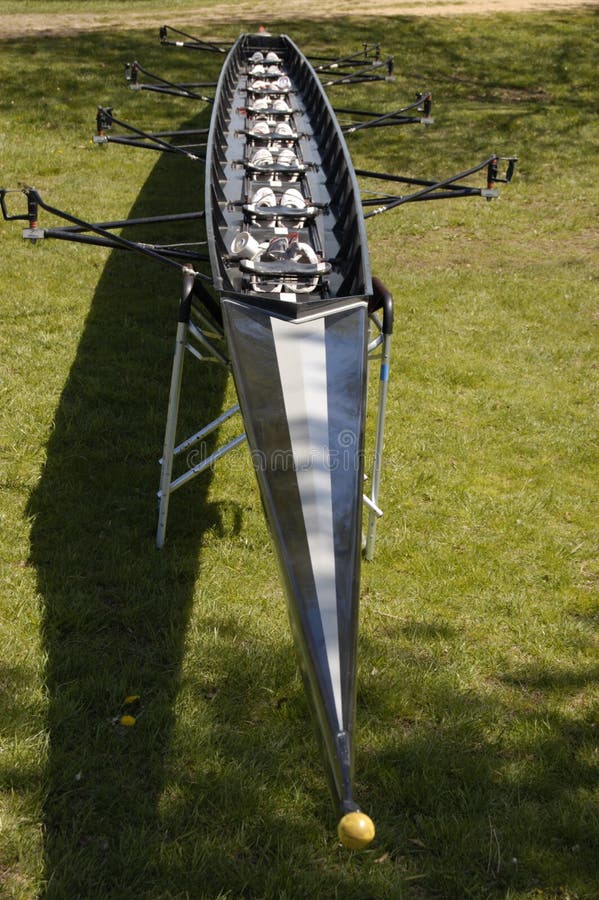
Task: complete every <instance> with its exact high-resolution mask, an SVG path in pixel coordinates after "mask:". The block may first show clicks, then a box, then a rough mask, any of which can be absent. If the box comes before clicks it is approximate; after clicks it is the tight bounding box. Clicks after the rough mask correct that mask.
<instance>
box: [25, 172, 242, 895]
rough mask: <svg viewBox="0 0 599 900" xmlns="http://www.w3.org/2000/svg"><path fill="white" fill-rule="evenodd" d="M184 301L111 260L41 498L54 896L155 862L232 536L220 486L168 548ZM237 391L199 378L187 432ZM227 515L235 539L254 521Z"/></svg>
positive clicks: (160, 275) (150, 265)
mask: <svg viewBox="0 0 599 900" xmlns="http://www.w3.org/2000/svg"><path fill="white" fill-rule="evenodd" d="M186 165H188V164H186V163H185V162H184V163H183V164H181V162H180V161H178V160H176V159H175V160H173V159H172V158H171V157H169V156H166V155H165V156H164V157H161V158H160V159H159V161H158V163H157V164H156V166H155V167H154V168H153V170H152V171H151V174H150V175H149V177H148V179H147V181H146V182H145V184H144V186H143V188H142V190H141V192H140V194H139V196H138V198H137V200H136V203H135V205H134V207H133V209H132V210H131V212H130V215H131V216H132V217H140V216H147V215H155V214H157V213H159V212H164V209H156V204H157V202H160V198H164V189H163V187H162V188H161V185H162V186H163V185H164V183H165V179H166V180H168V183H169V184H170V197H171V200H172V208H173V209H175V210H178V209H186V208H188V206H189V171H188V169H187V168H186ZM156 198H159V199H158V200H157V199H156ZM163 268H164V271H163ZM179 291H180V278H179V276H178V273H177V272H176V271H174V270H173V271H169V270H166V267H161V266H160V265H159V264H157V263H154V262H152V261H149V262H148V261H146V260H143V259H141V258H137V257H136V256H135V255H134V254H130V253H127V252H120V251H113V252H112V253H111V254H110V256H109V257H108V261H107V263H106V265H105V267H104V269H103V271H102V274H101V277H100V280H99V282H98V285H97V288H96V291H95V294H94V297H93V300H92V303H91V306H90V311H89V314H88V317H87V320H86V323H85V327H84V331H83V334H82V337H81V340H80V343H79V345H78V348H77V353H76V357H75V359H74V362H73V365H72V367H71V370H70V373H69V376H68V379H67V382H66V384H65V386H64V389H63V391H62V394H61V397H60V401H59V404H58V408H57V410H56V414H55V422H54V428H53V431H52V435H51V438H50V440H49V443H48V447H47V461H46V463H45V466H44V468H43V472H42V475H41V478H40V481H39V483H38V485H37V486H36V488H35V490H34V491H33V493H32V496H31V498H30V502H29V507H28V515H29V517H30V518H31V520H32V528H31V555H30V560H31V563H32V565H33V566H34V567H35V569H36V573H37V584H38V591H39V594H40V597H41V620H42V621H41V631H42V641H43V650H44V654H45V659H46V666H45V683H46V690H47V697H48V725H49V729H48V730H49V746H48V752H47V771H46V788H45V802H44V815H43V832H44V836H45V881H46V885H47V887H46V893H47V895H48V896H50V895H51V896H64V897H67V896H68V897H76V896H92V895H94V896H96V895H97V896H99V895H101V893H102V885H103V886H104V889H105V891H106V893H104V894H103V896H108V895H109V893H110V891H111V890H116V886H117V885H118V883H119V882H120V883H121V884H122V883H124V882H126V881H127V878H125V879H124V881H123V878H122V869H127V870H128V877H130V878H132V879H133V878H135V877H136V876H138V875H139V874H140V872H141V870H142V869H143V868H144V866H146V865H147V859H148V842H149V840H150V838H151V837H152V836H153V835H154V834H155V832H156V828H157V803H158V798H159V795H160V792H161V788H162V782H163V768H164V767H163V759H164V757H165V754H166V752H167V749H168V746H169V740H170V735H171V729H172V724H173V702H174V698H175V696H176V693H177V690H178V685H179V678H180V669H181V660H182V655H183V645H184V638H185V633H186V627H187V624H188V619H189V614H190V609H191V605H192V601H193V595H194V585H195V583H196V579H197V576H198V573H199V569H200V550H201V545H202V539H203V535H204V534H205V533H206V530H208V529H216V530H217V531H218V530H219V529H222V528H223V527H225V526H223V523H222V520H221V519H222V517H221V515H220V511H219V508H218V505H215V504H213V503H211V502H210V500H209V498H208V490H209V485H210V480H211V476H210V473H205V474H204V475H203V476H202V477H200V478H198V479H196V481H195V482H194V483H193V484H192V485H190V486H189V487H187V488H186V490H185V491H183V492H181V494H182V495H184V496H181V498H180V497H179V495H175V496H174V497H173V500H172V503H171V522H170V526H171V527H170V531H169V534H168V540H167V546H166V548H165V549H164V550H163V551H160V552H159V551H157V550H156V548H155V545H154V529H155V526H156V514H157V504H156V496H155V494H156V490H157V487H158V476H159V469H158V466H157V458H158V456H159V455H160V450H161V447H162V437H163V432H164V421H165V417H166V408H167V397H168V386H169V377H170V368H171V363H172V352H173V345H174V338H175V328H176V321H177V312H178V294H179ZM226 380H227V374H226V372H225V370H224V369H223V368H222V367H218V366H209V367H202V366H198V365H195V364H194V365H188V366H187V369H186V372H185V381H184V392H183V402H182V407H181V432H183V433H190V432H191V431H192V430H193V429H194V428H195V427H197V426H198V425H201V424H203V422H204V421H210V420H211V419H212V418H214V417H215V416H216V415H218V414H219V413H220V411H221V408H222V403H223V396H224V391H225V386H226ZM190 398H193V402H192V403H191V402H190ZM198 419H199V422H198ZM210 447H211V444H210V441H209V440H208V441H207V442H206V444H205V448H204V449H205V451H206V452H209V451H210ZM229 506H230V503H229ZM225 517H226V519H227V523H228V524H227V526H226V527H227V528H228V530H229V532H231V533H234V532H235V530H237V529H238V528H239V525H240V522H239V514H238V512H235V511H233V514H231V512H230V510H229V508H228V509H227V511H226V516H225ZM133 695H138V696H139V699H138V700H131V701H130V702H126V698H128V697H131V696H133ZM124 714H130V715H131V716H133V717H134V718H136V724H135V725H134V726H133V727H127V726H126V725H123V724H121V723H120V719H121V717H122V715H124ZM125 721H128V720H125ZM115 859H118V860H119V863H118V865H117V866H116V869H115V865H114V860H115ZM119 870H121V871H119ZM111 895H112V894H111ZM115 895H116V894H115Z"/></svg>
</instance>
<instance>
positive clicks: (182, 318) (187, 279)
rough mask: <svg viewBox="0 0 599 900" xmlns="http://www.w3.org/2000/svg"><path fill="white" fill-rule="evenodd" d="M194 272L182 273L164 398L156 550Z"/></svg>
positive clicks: (170, 469) (166, 496)
mask: <svg viewBox="0 0 599 900" xmlns="http://www.w3.org/2000/svg"><path fill="white" fill-rule="evenodd" d="M194 280H195V272H194V271H193V270H192V269H184V270H183V284H182V286H181V302H180V305H179V322H178V324H177V337H176V339H175V353H174V358H173V369H172V372H171V386H170V392H169V398H168V412H167V416H166V429H165V433H164V450H163V453H162V469H161V472H160V491H159V494H158V496H159V505H158V529H157V531H156V546H157V547H158V548H159V549H160V548H161V547H163V546H164V538H165V535H166V520H167V516H168V502H169V498H170V483H171V476H172V472H173V450H174V447H175V437H176V432H177V419H178V417H179V400H180V397H181V379H182V378H183V359H184V356H185V343H186V340H187V328H188V326H189V317H190V315H191V295H192V292H193V284H194Z"/></svg>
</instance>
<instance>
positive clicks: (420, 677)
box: [0, 4, 599, 900]
mask: <svg viewBox="0 0 599 900" xmlns="http://www.w3.org/2000/svg"><path fill="white" fill-rule="evenodd" d="M78 5H79V4H78ZM485 23H486V24H485ZM596 25H597V15H596V13H595V12H593V11H587V12H584V13H569V14H560V13H543V14H539V15H521V16H514V17H511V16H498V17H495V18H494V19H492V20H491V19H489V20H481V19H479V18H476V19H468V18H458V19H444V20H441V19H426V20H418V19H409V18H397V19H392V20H385V22H384V28H383V27H382V26H381V25H380V24H379V23H377V22H376V21H367V22H359V21H338V22H334V21H326V22H323V23H318V26H317V27H315V24H314V23H309V22H300V23H287V24H286V25H285V23H283V25H282V28H281V30H287V31H288V33H290V34H291V35H292V36H293V37H294V38H296V39H297V40H298V42H299V43H300V46H302V47H304V48H306V49H307V48H309V49H311V50H315V51H316V50H322V49H324V48H330V47H331V46H335V47H339V48H340V49H345V48H347V49H351V48H353V47H354V46H355V45H356V42H358V41H362V40H371V39H376V38H377V37H378V38H380V39H382V38H383V37H384V44H385V47H386V48H389V50H394V51H395V52H396V62H397V76H398V77H397V81H396V83H395V84H387V85H381V86H380V88H377V89H376V98H377V99H376V100H375V99H374V94H375V92H374V89H372V88H369V89H368V90H364V91H362V92H360V91H358V92H355V93H354V94H352V95H351V96H352V103H354V104H355V105H356V106H357V105H359V104H361V103H369V104H371V105H373V104H375V103H376V104H380V105H383V106H384V107H385V108H388V109H390V108H392V107H393V106H394V105H398V98H399V102H401V100H403V99H404V98H406V99H409V98H410V97H411V96H412V94H413V91H415V90H418V89H422V88H430V89H432V90H433V91H434V97H435V108H434V115H435V120H436V122H435V125H434V126H432V127H431V128H429V129H424V128H408V129H403V130H401V131H399V132H398V131H395V132H392V131H390V130H389V131H386V132H385V131H375V132H371V133H366V134H363V135H360V136H358V135H357V136H356V137H355V138H354V139H353V141H354V143H353V145H352V146H353V149H354V158H355V162H356V164H359V165H369V166H372V167H373V168H379V169H387V170H390V169H393V170H394V171H397V172H402V173H406V174H412V175H427V174H431V175H444V174H450V173H451V172H453V171H456V170H458V169H459V168H462V167H464V168H465V167H466V166H468V165H469V164H471V163H472V162H474V161H477V160H478V159H482V158H484V157H485V156H486V155H487V154H488V153H489V152H494V151H496V152H499V153H505V154H511V153H514V152H517V153H518V154H519V156H520V157H521V163H520V168H519V172H518V174H517V177H516V180H515V181H514V183H513V185H511V186H510V187H509V188H508V187H505V188H503V189H502V191H501V198H500V199H499V200H498V201H495V202H493V203H485V202H483V201H470V200H469V201H462V202H459V201H456V202H452V203H447V204H438V205H436V204H432V203H431V204H413V205H411V206H406V207H403V209H401V210H399V211H397V212H396V213H393V214H389V215H388V216H381V217H379V218H377V219H374V220H373V221H372V222H371V223H370V224H369V226H368V229H369V237H370V248H371V256H372V266H373V270H374V272H375V273H376V274H379V275H380V276H381V277H382V278H383V279H384V280H385V281H386V282H387V283H388V285H389V287H390V288H391V290H392V291H393V293H394V295H395V298H396V310H397V328H396V334H395V337H394V351H393V366H392V376H393V380H392V383H391V388H390V414H389V421H388V432H387V444H386V452H387V466H386V472H385V480H384V484H383V495H382V504H383V506H384V509H385V517H384V519H383V520H382V522H381V524H380V527H379V537H378V544H377V556H376V560H375V563H374V564H372V565H366V566H365V567H364V570H363V590H362V625H361V645H360V646H361V657H360V686H359V714H358V761H357V796H358V798H359V800H360V801H361V803H362V805H363V807H364V808H365V809H366V810H367V811H368V812H369V813H371V814H372V815H373V817H374V819H375V821H376V824H377V838H376V842H375V844H374V845H373V847H372V849H371V850H369V851H367V852H365V853H363V854H349V853H347V852H345V851H342V850H340V849H339V847H338V845H337V842H336V840H335V834H334V825H335V822H334V816H333V812H332V809H331V804H330V801H329V799H328V796H327V793H326V787H325V782H324V778H323V775H322V771H321V767H320V763H319V760H318V757H317V752H316V749H315V742H314V739H313V735H312V732H311V728H310V726H309V722H308V711H307V706H306V703H305V700H304V698H303V694H302V689H301V683H300V680H299V678H298V675H297V672H296V666H295V663H294V659H293V652H292V646H291V639H290V635H289V629H288V625H287V621H286V613H285V609H284V602H283V599H282V594H281V589H280V586H279V581H278V575H277V572H276V566H275V559H274V555H273V553H272V550H271V548H270V544H269V541H268V537H267V534H266V529H265V526H264V523H263V519H262V514H261V509H260V503H259V499H258V496H257V491H256V488H255V486H254V482H253V477H252V473H251V470H250V466H249V462H248V460H247V458H246V455H245V454H244V452H243V451H241V450H240V451H236V454H235V455H234V456H232V457H230V461H229V464H228V465H227V464H225V465H223V466H221V467H220V468H217V469H216V470H215V471H214V472H213V473H210V475H207V476H205V477H203V479H200V480H198V481H196V482H195V483H194V484H193V485H192V486H190V487H188V488H186V489H184V490H183V491H181V492H180V493H179V494H176V495H175V496H174V497H173V500H172V507H171V513H170V522H169V533H168V541H167V546H166V547H165V549H164V551H162V552H161V553H158V552H157V551H156V550H155V549H154V547H153V530H154V524H155V518H154V517H155V499H154V492H155V490H156V488H157V477H158V467H157V465H156V460H157V458H158V456H159V455H160V450H161V442H162V430H163V425H164V415H165V409H166V397H167V390H168V378H169V366H170V359H171V353H172V343H173V337H174V329H175V317H176V306H177V291H178V283H177V277H176V276H173V275H171V273H169V272H163V271H162V270H161V269H160V267H158V266H157V265H154V264H153V263H146V262H144V261H143V260H140V259H135V258H132V257H130V256H128V255H126V254H122V255H119V254H116V253H114V254H110V255H109V254H108V252H107V251H104V250H97V249H89V248H85V247H82V246H75V245H65V244H62V243H59V242H54V243H52V242H50V241H48V242H42V243H40V244H39V245H38V246H36V247H31V246H29V245H25V244H24V243H23V242H22V241H21V238H20V229H19V223H15V224H13V225H8V224H6V225H4V226H3V228H2V231H1V235H0V239H1V259H2V270H1V271H2V281H1V285H0V314H1V317H2V329H1V332H0V350H1V352H0V390H1V395H2V406H1V408H0V448H1V449H0V483H1V489H2V507H1V512H0V516H1V518H0V526H1V531H0V558H1V559H2V572H3V577H2V583H1V587H0V644H1V646H2V648H3V653H2V660H1V662H0V696H1V703H0V710H1V711H0V751H1V752H0V895H2V896H6V897H10V898H33V897H37V896H40V895H41V896H47V897H51V898H54V897H55V898H69V900H70V898H96V897H97V898H123V897H151V898H184V897H189V898H200V897H206V898H217V897H256V898H258V897H260V898H262V897H268V898H270V897H272V898H285V897H287V898H298V897H306V898H308V897H310V898H311V897H322V898H327V900H328V898H333V897H339V898H344V900H345V898H379V897H380V898H409V900H429V898H431V900H432V898H456V900H457V898H459V900H461V898H468V897H470V898H510V900H516V898H536V897H544V898H552V900H558V898H559V900H567V898H570V900H572V898H579V900H582V898H585V900H591V898H597V897H599V879H598V876H597V858H598V856H599V842H598V838H597V835H598V833H599V832H598V828H599V806H598V803H599V797H598V794H597V769H598V759H599V751H598V744H597V741H598V737H597V710H598V690H597V679H598V674H599V669H598V663H597V623H598V621H599V608H598V603H597V587H598V585H597V576H598V571H599V570H598V543H599V540H598V537H599V536H598V529H597V518H596V491H597V487H596V486H597V482H598V477H599V471H598V468H599V467H598V464H597V460H598V456H597V442H596V439H597V424H598V423H597V407H596V397H597V323H598V321H599V319H598V303H597V300H598V290H597V276H598V263H597V228H596V222H597V207H598V200H599V189H598V188H597V184H599V171H598V164H597V159H596V142H597V137H598V133H597V132H598V129H597V124H596V118H595V119H594V118H593V116H594V112H593V110H594V107H595V105H596V99H597V92H596V75H595V66H596V59H597V30H596ZM593 29H594V30H593ZM235 33H236V30H235V29H231V30H230V31H229V36H233V35H234V34H235ZM223 36H227V34H226V31H223ZM131 57H137V58H138V59H140V60H141V61H142V62H143V63H144V65H146V66H147V67H148V68H150V69H155V70H158V71H162V72H165V73H166V74H167V75H170V76H172V77H173V78H175V79H176V78H180V79H182V80H187V79H188V77H189V72H190V65H191V66H193V65H198V66H199V67H200V72H201V75H202V77H204V76H206V78H208V77H209V76H210V75H211V74H212V73H213V72H214V69H213V61H212V60H211V59H210V58H208V59H205V58H203V57H197V56H193V58H191V57H190V56H184V55H183V56H181V55H179V54H177V53H176V52H173V53H171V52H167V51H165V50H163V49H161V48H159V47H157V46H156V40H155V32H154V30H152V32H151V33H150V32H147V33H146V32H143V33H135V34H127V33H118V34H110V35H107V34H101V33H96V34H90V35H81V36H79V37H77V38H71V39H69V38H60V39H58V38H56V39H52V40H51V41H39V40H37V39H31V40H22V41H4V42H3V43H2V56H1V60H0V68H1V71H2V83H3V91H2V96H1V97H0V107H1V113H2V120H1V121H2V125H1V126H0V132H1V134H0V142H1V144H2V164H1V168H2V172H1V177H0V182H1V183H2V184H4V185H5V186H7V187H13V186H17V184H18V183H19V182H21V183H31V182H34V183H35V184H36V187H37V188H38V189H39V190H40V191H41V192H42V193H43V196H44V197H45V199H46V200H47V201H48V202H50V203H53V204H55V205H57V206H62V207H63V208H67V209H69V210H72V211H75V212H76V211H85V212H86V213H88V214H89V215H91V216H93V217H94V218H96V219H102V218H112V217H114V218H117V217H119V216H124V215H127V214H128V213H129V212H130V211H132V214H136V215H137V214H143V213H146V214H151V213H156V212H160V211H164V210H179V209H182V208H193V207H194V206H195V205H196V198H195V196H193V193H194V188H193V187H192V188H190V185H191V186H193V185H194V183H198V184H199V181H200V173H199V172H198V171H197V170H196V169H194V168H193V165H192V164H191V163H189V164H187V163H184V164H181V163H179V162H178V161H173V160H172V159H166V158H160V159H158V160H157V158H156V157H155V156H153V155H152V154H150V153H144V152H143V151H138V152H136V151H127V150H125V149H123V148H119V147H116V146H113V147H109V148H107V149H101V148H98V147H95V146H93V145H92V144H91V143H90V136H91V134H92V131H93V122H94V114H95V113H94V111H95V107H96V105H97V104H98V103H106V104H108V103H113V104H114V106H115V113H117V114H118V115H119V116H121V117H122V118H124V119H129V120H134V121H135V122H137V123H146V124H147V125H148V126H156V127H158V128H160V127H167V126H168V125H172V124H173V123H174V122H177V123H184V122H186V121H189V120H190V118H191V117H192V116H193V114H194V112H193V109H192V108H191V106H190V105H189V104H187V103H186V102H185V101H182V100H180V101H179V100H173V101H166V102H165V101H164V100H160V99H157V98H155V97H152V96H150V95H132V94H130V93H128V92H127V91H126V89H125V87H124V84H123V83H122V79H121V75H120V67H121V64H122V62H123V61H124V60H125V59H128V58H131ZM24 60H26V61H27V64H26V65H25V64H24V63H23V61H24ZM349 97H350V94H349V92H348V93H339V94H336V95H335V101H336V102H337V103H338V104H339V105H348V104H347V101H348V100H349ZM205 117H206V116H205V114H203V118H204V119H205ZM10 199H11V202H13V203H14V202H16V199H15V198H13V197H11V198H10ZM42 224H44V225H47V224H49V222H48V221H46V220H45V219H44V220H43V221H42ZM372 389H373V392H374V390H375V389H376V384H375V381H374V380H373V383H372ZM232 396H233V390H232V386H231V384H230V383H229V382H228V381H227V380H226V379H224V378H223V376H222V375H221V373H220V372H219V371H218V370H217V369H216V368H209V367H206V368H201V367H195V366H194V364H193V363H189V364H188V367H187V371H186V384H185V388H184V397H185V404H184V409H183V414H182V415H183V420H184V421H183V423H182V428H183V430H185V428H188V429H189V428H192V427H193V426H194V425H196V424H198V423H200V424H201V423H202V422H203V421H205V420H207V419H208V418H210V417H211V416H212V415H213V414H215V413H217V412H218V411H220V409H222V408H223V407H224V405H225V404H226V403H228V402H229V401H230V400H231V398H232ZM233 433H234V426H233V424H231V426H230V427H227V428H225V429H223V430H222V434H221V437H226V436H227V435H229V434H233ZM129 694H139V695H140V698H141V699H140V708H139V716H138V719H137V723H136V725H135V727H134V728H132V729H126V728H123V727H122V726H119V725H118V724H117V725H115V724H114V721H115V718H118V716H119V715H120V714H121V713H122V712H123V711H124V706H123V701H124V698H125V697H126V696H127V695H129Z"/></svg>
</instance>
